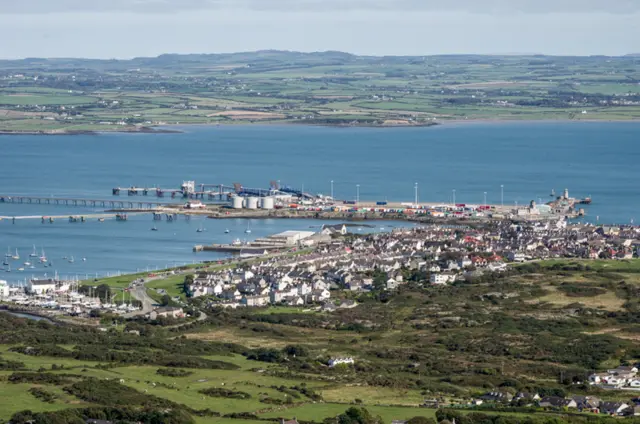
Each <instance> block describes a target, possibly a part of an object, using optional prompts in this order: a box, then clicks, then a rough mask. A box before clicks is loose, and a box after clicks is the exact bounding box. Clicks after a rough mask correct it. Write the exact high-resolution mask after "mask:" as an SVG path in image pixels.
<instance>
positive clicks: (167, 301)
mask: <svg viewBox="0 0 640 424" xmlns="http://www.w3.org/2000/svg"><path fill="white" fill-rule="evenodd" d="M170 303H171V296H169V295H168V294H165V295H164V296H162V298H161V299H160V305H161V306H169V304H170Z"/></svg>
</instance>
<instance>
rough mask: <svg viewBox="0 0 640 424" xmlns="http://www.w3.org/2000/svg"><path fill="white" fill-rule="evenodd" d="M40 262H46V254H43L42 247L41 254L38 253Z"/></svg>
mask: <svg viewBox="0 0 640 424" xmlns="http://www.w3.org/2000/svg"><path fill="white" fill-rule="evenodd" d="M40 262H42V263H45V262H47V256H46V255H45V254H44V249H42V254H41V255H40Z"/></svg>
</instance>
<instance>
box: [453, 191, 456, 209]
mask: <svg viewBox="0 0 640 424" xmlns="http://www.w3.org/2000/svg"><path fill="white" fill-rule="evenodd" d="M455 205H456V189H455V188H454V189H453V206H455Z"/></svg>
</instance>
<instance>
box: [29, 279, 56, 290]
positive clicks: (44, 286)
mask: <svg viewBox="0 0 640 424" xmlns="http://www.w3.org/2000/svg"><path fill="white" fill-rule="evenodd" d="M55 290H56V280H54V279H52V278H49V279H47V280H29V283H28V285H27V292H29V293H31V294H45V293H49V292H54V291H55Z"/></svg>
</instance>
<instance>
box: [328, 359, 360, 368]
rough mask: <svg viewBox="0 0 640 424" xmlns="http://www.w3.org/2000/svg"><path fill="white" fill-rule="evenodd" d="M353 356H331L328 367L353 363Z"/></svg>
mask: <svg viewBox="0 0 640 424" xmlns="http://www.w3.org/2000/svg"><path fill="white" fill-rule="evenodd" d="M353 363H354V362H353V358H333V359H330V360H329V366H330V367H335V366H336V365H340V364H347V365H349V364H353Z"/></svg>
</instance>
